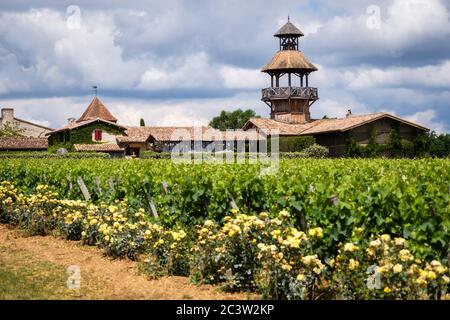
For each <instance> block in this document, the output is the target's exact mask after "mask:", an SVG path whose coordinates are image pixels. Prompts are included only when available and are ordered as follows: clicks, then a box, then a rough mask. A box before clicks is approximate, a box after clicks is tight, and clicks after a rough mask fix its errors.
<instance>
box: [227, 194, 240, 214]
mask: <svg viewBox="0 0 450 320" xmlns="http://www.w3.org/2000/svg"><path fill="white" fill-rule="evenodd" d="M227 191H228V190H227ZM230 206H231V208H232V209H235V210H238V211H239V207H238V206H237V204H236V200H234V197H233V195H231V194H230Z"/></svg>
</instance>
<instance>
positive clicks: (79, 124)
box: [45, 118, 127, 136]
mask: <svg viewBox="0 0 450 320" xmlns="http://www.w3.org/2000/svg"><path fill="white" fill-rule="evenodd" d="M96 121H100V122H104V123H107V124H110V125H112V126H115V127H117V128H120V129H123V130H125V129H127V127H125V126H122V125H120V124H117V123H115V122H111V121H107V120H104V119H100V118H96V119H91V120H86V121H82V122H72V123H69V124H66V125H65V126H64V127H62V128H59V129H56V130H53V131H52V132H48V133H46V134H45V135H46V136H48V135H51V134H53V133H57V132H62V131H67V130H73V129H76V128H79V127H82V126H85V125H88V124H91V123H94V122H96Z"/></svg>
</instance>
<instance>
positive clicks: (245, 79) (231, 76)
mask: <svg viewBox="0 0 450 320" xmlns="http://www.w3.org/2000/svg"><path fill="white" fill-rule="evenodd" d="M219 73H220V76H221V77H222V79H223V82H224V86H225V88H231V89H254V88H263V87H265V86H267V85H268V83H267V82H268V80H267V78H268V76H267V75H265V74H263V73H262V72H261V71H260V70H258V69H244V68H236V67H233V66H223V67H222V68H220V71H219Z"/></svg>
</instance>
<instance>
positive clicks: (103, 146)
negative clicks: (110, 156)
mask: <svg viewBox="0 0 450 320" xmlns="http://www.w3.org/2000/svg"><path fill="white" fill-rule="evenodd" d="M73 147H74V148H75V151H97V152H114V151H124V149H123V148H121V147H119V146H118V145H117V143H94V144H74V145H73Z"/></svg>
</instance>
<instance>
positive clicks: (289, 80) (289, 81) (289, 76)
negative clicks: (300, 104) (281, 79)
mask: <svg viewBox="0 0 450 320" xmlns="http://www.w3.org/2000/svg"><path fill="white" fill-rule="evenodd" d="M288 83H289V87H290V86H291V73H290V72H289V73H288Z"/></svg>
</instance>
